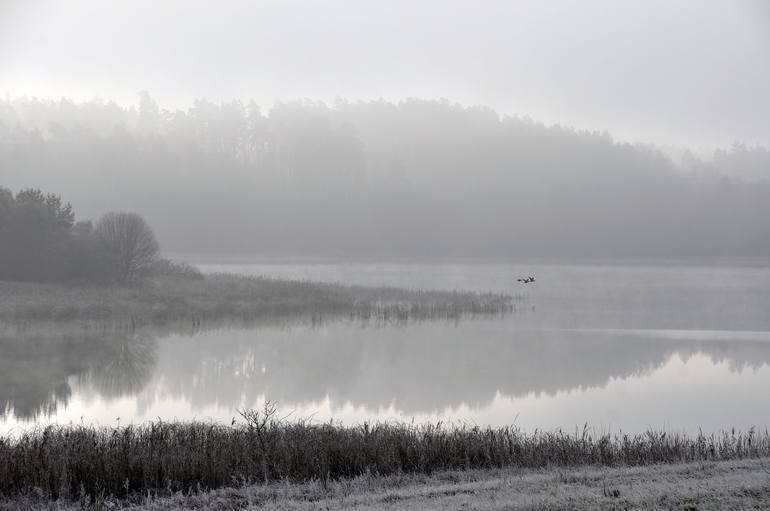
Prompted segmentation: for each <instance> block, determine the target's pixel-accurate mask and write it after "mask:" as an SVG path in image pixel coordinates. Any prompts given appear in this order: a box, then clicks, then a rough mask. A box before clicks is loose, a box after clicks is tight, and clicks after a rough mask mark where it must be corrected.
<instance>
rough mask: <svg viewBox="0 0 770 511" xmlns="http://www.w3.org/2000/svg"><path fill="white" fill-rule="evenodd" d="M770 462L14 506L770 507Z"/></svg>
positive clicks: (516, 471) (273, 487)
mask: <svg viewBox="0 0 770 511" xmlns="http://www.w3.org/2000/svg"><path fill="white" fill-rule="evenodd" d="M768 467H770V458H757V459H744V460H731V461H707V462H697V463H676V464H665V465H648V466H643V467H597V466H584V467H569V468H544V469H528V468H517V467H506V468H502V469H480V470H463V471H442V472H436V473H434V474H431V475H424V474H398V475H393V476H382V477H378V476H374V475H372V474H367V475H363V476H359V477H356V478H353V479H346V480H341V481H333V482H327V483H325V484H324V483H323V482H322V481H309V482H305V483H295V484H286V483H285V482H273V483H270V484H268V485H264V484H259V485H241V486H235V487H229V488H222V489H218V490H213V491H206V492H193V493H183V492H178V493H176V494H173V495H168V496H161V497H157V496H154V495H149V496H147V495H144V496H136V497H135V498H133V499H128V500H114V499H95V500H92V499H89V498H83V499H82V501H58V502H49V501H46V500H43V499H40V498H39V497H37V496H35V495H29V496H25V497H21V498H16V499H13V500H6V501H5V502H3V500H2V499H0V509H3V510H4V509H8V510H11V509H13V510H19V509H21V510H30V511H32V510H35V511H37V510H43V509H52V510H53V509H56V510H69V509H81V508H84V507H85V508H92V509H133V510H146V511H166V510H172V509H197V510H200V511H208V510H211V511H214V510H217V511H218V510H222V509H230V510H235V509H243V510H251V509H260V510H273V509H276V510H278V509H280V510H285V511H294V510H296V511H305V510H313V509H323V510H327V511H330V510H358V511H364V510H367V511H383V510H412V509H414V510H421V511H423V510H437V511H438V510H466V509H479V510H482V511H494V510H530V511H532V510H557V509H558V510H561V509H573V510H595V509H602V510H627V509H642V510H664V509H666V510H668V509H676V510H682V511H685V510H686V511H694V510H698V511H706V510H722V509H767V508H770V473H769V472H768Z"/></svg>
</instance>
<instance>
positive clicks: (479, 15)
mask: <svg viewBox="0 0 770 511" xmlns="http://www.w3.org/2000/svg"><path fill="white" fill-rule="evenodd" d="M141 90H149V91H150V92H151V93H152V94H153V96H154V97H156V98H157V99H158V100H159V101H160V102H161V103H162V104H164V105H169V106H174V107H178V108H185V107H187V106H189V105H190V104H191V103H192V102H193V100H194V99H195V98H201V97H206V98H208V99H211V100H214V101H220V100H229V99H232V98H235V97H238V98H253V99H255V100H256V101H258V102H259V103H260V104H263V105H269V104H272V103H273V102H274V101H276V100H288V99H293V98H297V97H308V98H313V99H320V100H325V101H332V100H333V99H334V98H335V97H336V96H343V97H346V98H349V99H368V98H379V97H383V98H385V99H388V100H400V99H404V98H408V97H423V98H436V97H445V98H448V99H450V100H451V101H458V102H460V103H463V104H466V105H470V104H484V105H489V106H491V107H493V108H495V109H496V110H497V111H499V112H503V113H508V114H521V115H528V116H531V117H532V118H534V119H537V120H541V121H544V122H546V123H562V124H567V125H572V126H576V127H579V128H585V129H592V130H608V131H610V132H612V133H613V135H614V136H615V137H616V138H618V139H621V140H624V139H625V140H632V141H643V142H654V143H658V144H663V145H668V144H670V145H678V146H689V147H692V148H694V149H696V150H698V149H700V150H704V151H710V150H711V149H713V148H714V147H715V146H729V144H730V143H731V142H732V141H734V140H741V141H745V142H747V143H750V144H754V143H761V144H764V145H770V123H769V122H767V119H768V118H770V98H769V97H768V96H769V94H768V92H767V91H769V90H770V4H768V3H766V2H764V1H762V0H745V1H731V2H725V1H714V0H686V1H679V2H669V1H666V0H643V1H642V0H640V1H624V2H616V1H614V0H601V1H592V2H585V1H577V0H575V1H559V2H555V1H546V2H515V1H488V2H451V1H449V2H448V1H445V0H425V1H421V2H409V1H389V2H385V1H382V2H370V1H356V2H348V1H343V0H330V1H326V2H310V1H308V2H298V1H291V0H290V1H286V0H281V1H261V2H253V1H246V0H230V1H223V2H216V3H214V2H203V1H191V0H169V1H164V2H153V1H149V0H135V1H131V2H128V1H125V2H103V1H100V0H72V1H67V2H64V1H51V0H41V1H37V2H28V1H22V0H18V1H17V0H0V93H2V94H8V95H10V96H22V95H27V96H38V97H42V98H58V97H61V96H67V97H70V98H74V99H77V100H85V99H91V98H94V97H100V98H104V99H106V100H116V101H118V102H120V103H122V104H135V103H136V101H137V92H139V91H141Z"/></svg>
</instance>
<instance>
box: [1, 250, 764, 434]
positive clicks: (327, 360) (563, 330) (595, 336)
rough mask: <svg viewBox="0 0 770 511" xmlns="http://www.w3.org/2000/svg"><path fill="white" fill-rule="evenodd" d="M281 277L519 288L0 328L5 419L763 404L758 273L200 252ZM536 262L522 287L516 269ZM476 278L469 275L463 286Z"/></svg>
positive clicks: (650, 417)
mask: <svg viewBox="0 0 770 511" xmlns="http://www.w3.org/2000/svg"><path fill="white" fill-rule="evenodd" d="M201 268H202V269H203V270H204V271H222V270H227V269H229V270H232V271H237V272H240V273H247V272H250V271H251V272H254V273H258V274H261V275H268V276H273V277H276V278H278V277H280V278H293V279H305V278H312V279H313V280H316V281H328V282H345V283H354V284H367V285H396V286H405V287H413V288H422V287H431V288H439V289H441V288H443V289H455V288H471V289H478V290H493V291H505V292H510V293H516V294H518V295H520V299H519V300H517V301H516V302H515V303H516V308H515V310H514V311H513V312H512V313H510V314H507V315H505V316H502V317H494V318H486V319H484V318H475V319H474V318H463V319H460V320H458V321H454V320H452V321H447V320H440V321H409V322H406V323H401V322H376V321H363V320H355V321H351V320H340V319H334V318H327V319H324V318H315V317H314V318H299V319H296V320H291V319H278V318H277V319H275V320H274V321H271V320H262V321H261V322H258V323H254V324H251V325H247V324H235V323H225V324H219V325H217V324H210V325H205V324H204V325H202V327H195V326H194V325H191V324H188V323H184V322H183V323H176V324H169V325H167V326H165V327H147V328H146V329H140V330H138V331H128V332H126V331H124V332H116V331H114V330H111V329H109V328H101V329H100V328H98V327H92V328H90V329H87V330H83V328H82V326H79V325H77V324H75V325H69V326H68V327H66V328H62V327H55V326H54V327H44V326H35V325H34V324H33V325H27V326H26V327H24V326H22V327H14V328H11V327H7V328H6V329H5V331H4V333H3V336H2V340H0V342H1V343H2V349H3V352H4V353H6V354H11V355H12V356H10V357H6V358H4V359H3V360H4V362H5V367H4V368H3V371H2V372H0V374H2V375H3V376H2V381H0V388H2V389H4V394H3V396H2V401H3V407H4V408H5V410H6V414H5V419H4V420H3V422H2V429H3V431H10V432H12V431H19V428H26V427H29V426H30V425H31V424H32V423H31V422H30V421H32V420H35V421H38V422H42V423H46V422H48V421H55V422H60V423H61V422H64V423H67V422H70V421H72V422H75V423H79V422H80V421H81V420H84V421H86V422H89V423H90V422H96V423H100V424H115V423H116V421H117V418H120V423H121V424H127V423H131V422H134V423H136V422H142V421H145V420H151V419H155V418H157V417H162V418H164V419H169V420H170V419H180V420H181V419H190V418H198V419H213V420H219V421H222V422H228V421H230V420H231V419H232V418H233V416H237V412H236V410H237V409H243V408H247V407H252V406H258V405H259V404H260V403H261V402H263V401H264V400H265V399H271V400H274V401H277V402H278V403H279V404H280V406H281V409H282V410H284V411H286V412H287V413H288V412H293V413H294V414H295V415H296V416H297V417H310V416H312V417H313V418H314V420H319V421H324V420H329V419H335V420H341V421H343V422H345V423H349V424H351V423H352V424H357V423H360V422H362V421H364V420H369V421H371V420H377V419H382V420H406V421H409V420H412V419H414V420H417V421H426V420H430V421H436V420H445V421H458V420H467V421H472V422H474V423H477V424H482V425H483V424H493V425H503V424H510V423H513V422H515V423H516V424H518V425H520V426H521V427H523V428H525V429H535V428H546V429H549V428H565V429H571V428H573V427H574V426H575V425H576V424H584V423H588V424H589V425H591V426H593V427H597V428H606V429H611V430H613V431H617V430H619V429H622V430H624V431H644V430H645V429H647V428H649V427H662V428H669V429H672V430H686V431H691V432H695V431H697V430H698V428H703V429H704V430H706V431H712V430H718V429H720V428H722V427H725V419H724V417H725V413H729V416H730V427H732V426H735V427H739V428H742V429H747V428H749V427H751V426H756V425H761V424H764V423H766V422H767V421H768V420H770V416H768V415H767V414H766V412H765V409H766V407H764V406H763V403H764V402H765V400H766V396H765V391H764V389H766V388H767V384H768V383H770V318H769V317H768V316H767V314H766V311H767V310H768V307H770V293H769V292H768V289H770V271H768V270H767V269H766V268H762V267H729V266H728V267H725V266H722V267H709V266H671V265H643V266H641V265H631V266H629V265H625V266H618V265H615V266H606V265H580V266H575V265H534V264H530V265H521V264H518V265H502V264H498V265H493V264H485V263H475V264H467V263H466V264H459V263H453V264H440V265H419V264H414V263H412V264H407V263H398V264H393V263H387V264H386V263H329V262H328V261H317V262H315V263H302V264H300V263H296V264H276V263H259V264H251V265H240V266H239V265H231V266H228V265H205V264H204V265H201ZM529 273H535V274H537V276H538V280H537V282H536V283H535V284H532V285H527V286H525V285H522V284H520V283H517V282H516V278H517V276H519V275H522V274H529ZM472 283H475V284H472Z"/></svg>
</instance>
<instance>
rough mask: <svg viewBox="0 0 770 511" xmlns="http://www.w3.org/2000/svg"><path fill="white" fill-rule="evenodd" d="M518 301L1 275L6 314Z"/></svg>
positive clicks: (162, 317) (476, 310) (361, 308)
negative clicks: (45, 280) (46, 279)
mask: <svg viewBox="0 0 770 511" xmlns="http://www.w3.org/2000/svg"><path fill="white" fill-rule="evenodd" d="M511 304H512V298H511V297H510V296H508V295H502V294H493V293H482V294H479V293H471V292H460V291H457V292H447V291H410V290H404V289H397V288H390V287H375V288H372V287H361V286H344V285H338V284H326V283H315V282H307V281H290V280H275V279H270V278H264V277H248V276H242V275H230V274H220V275H207V276H199V277H196V278H185V277H175V276H160V277H156V278H151V279H143V280H141V281H137V282H133V283H131V284H99V283H89V284H71V283H68V284H59V283H30V282H7V281H6V282H3V281H0V319H3V320H8V321H10V320H22V321H26V320H30V321H31V320H34V321H59V320H66V321H71V320H94V321H116V322H133V323H136V324H151V323H159V322H166V321H174V320H188V319H189V320H192V321H206V320H217V319H227V318H254V317H263V316H273V317H275V316H289V315H311V314H316V315H344V316H356V317H378V318H383V319H408V318H414V319H425V318H442V317H443V318H454V317H459V316H461V315H463V314H499V313H504V312H507V311H508V310H509V309H510V308H511V306H512V305H511Z"/></svg>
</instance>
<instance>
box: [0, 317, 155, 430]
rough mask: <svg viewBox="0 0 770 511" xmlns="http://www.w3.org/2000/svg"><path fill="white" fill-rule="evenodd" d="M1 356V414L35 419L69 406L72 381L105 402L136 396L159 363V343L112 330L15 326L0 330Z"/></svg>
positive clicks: (92, 327)
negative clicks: (84, 385)
mask: <svg viewBox="0 0 770 511" xmlns="http://www.w3.org/2000/svg"><path fill="white" fill-rule="evenodd" d="M0 353H2V357H0V408H2V411H3V414H4V415H7V414H9V413H13V414H14V415H15V416H16V417H18V418H20V419H33V418H35V417H38V416H41V415H42V416H50V415H53V414H55V413H56V412H57V410H58V409H59V408H60V407H66V406H68V404H69V401H70V399H71V397H72V395H73V383H74V381H78V382H88V384H89V385H91V386H93V387H94V388H95V389H96V391H97V392H98V393H99V394H100V395H101V396H103V397H106V398H112V397H119V396H124V395H133V394H135V393H136V392H139V391H140V390H141V389H142V388H143V387H144V385H145V384H146V383H147V381H148V380H149V377H150V375H151V374H152V371H153V369H154V367H155V365H156V363H157V341H156V340H155V338H154V337H152V336H150V335H148V334H146V333H142V332H136V331H131V330H126V329H115V328H113V327H111V326H97V327H95V326H93V325H90V326H89V327H87V328H83V327H82V326H80V325H61V324H59V325H14V326H6V327H4V328H3V329H1V330H0Z"/></svg>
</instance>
